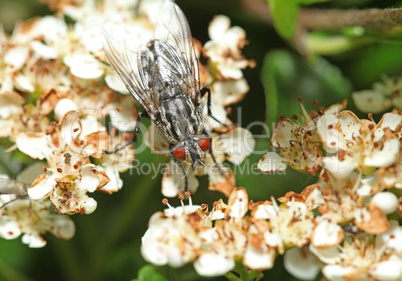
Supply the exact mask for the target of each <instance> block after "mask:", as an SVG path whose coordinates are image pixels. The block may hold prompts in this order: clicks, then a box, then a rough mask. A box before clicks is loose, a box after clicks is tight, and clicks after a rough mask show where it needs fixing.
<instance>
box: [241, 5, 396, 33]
mask: <svg viewBox="0 0 402 281" xmlns="http://www.w3.org/2000/svg"><path fill="white" fill-rule="evenodd" d="M238 1H239V2H240V4H241V5H242V6H243V7H244V8H245V9H246V10H247V11H249V12H250V13H252V14H253V15H254V16H256V17H257V18H259V19H261V20H263V21H264V22H267V23H269V24H272V23H273V22H272V17H271V15H270V12H269V7H268V4H267V3H266V2H265V1H261V0H238ZM347 26H362V27H365V28H370V29H383V28H390V27H397V26H402V9H367V10H336V9H332V10H324V9H301V10H300V15H299V27H301V28H302V29H307V30H318V29H320V30H333V29H339V28H342V27H347Z"/></svg>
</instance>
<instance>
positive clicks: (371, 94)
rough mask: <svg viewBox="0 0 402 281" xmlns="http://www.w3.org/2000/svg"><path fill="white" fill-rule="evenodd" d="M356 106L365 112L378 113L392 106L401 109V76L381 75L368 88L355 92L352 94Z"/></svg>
mask: <svg viewBox="0 0 402 281" xmlns="http://www.w3.org/2000/svg"><path fill="white" fill-rule="evenodd" d="M352 97H353V101H354V102H355V105H356V107H357V108H358V109H359V110H360V111H362V112H367V113H379V112H382V111H385V110H386V109H388V108H390V107H391V106H394V107H395V108H397V109H399V110H401V109H402V79H401V77H392V78H390V77H387V76H384V77H382V81H380V82H376V83H374V85H373V88H372V89H370V90H363V91H359V92H355V93H353V95H352Z"/></svg>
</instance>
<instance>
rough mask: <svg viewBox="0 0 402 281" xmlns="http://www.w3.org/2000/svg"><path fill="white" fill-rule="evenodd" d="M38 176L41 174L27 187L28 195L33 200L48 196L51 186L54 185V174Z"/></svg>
mask: <svg viewBox="0 0 402 281" xmlns="http://www.w3.org/2000/svg"><path fill="white" fill-rule="evenodd" d="M40 177H41V175H40V176H38V179H37V180H35V182H34V183H33V184H32V185H31V186H30V187H29V188H28V195H29V197H31V198H32V199H33V200H39V199H42V198H46V197H48V196H49V195H50V193H51V192H52V191H53V188H54V187H55V186H56V178H57V175H56V174H54V175H51V176H50V177H45V178H43V179H41V180H39V178H40Z"/></svg>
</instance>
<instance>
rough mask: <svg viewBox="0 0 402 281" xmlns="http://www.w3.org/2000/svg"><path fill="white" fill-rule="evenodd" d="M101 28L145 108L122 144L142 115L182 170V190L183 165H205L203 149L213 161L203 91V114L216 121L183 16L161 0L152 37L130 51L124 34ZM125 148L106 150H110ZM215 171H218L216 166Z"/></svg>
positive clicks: (123, 75)
mask: <svg viewBox="0 0 402 281" xmlns="http://www.w3.org/2000/svg"><path fill="white" fill-rule="evenodd" d="M102 32H103V35H104V39H105V40H104V43H103V47H104V50H105V53H106V56H107V58H108V59H109V61H110V63H111V64H112V65H113V67H114V69H115V70H116V71H117V73H118V74H119V76H120V77H121V79H122V80H123V82H124V84H125V85H126V87H127V89H128V90H129V92H130V93H131V94H132V95H133V97H134V98H135V100H136V101H137V102H138V103H139V104H141V106H142V107H143V108H144V111H143V112H140V113H139V114H138V118H137V123H136V127H135V131H134V137H133V141H132V142H129V143H128V144H126V145H125V146H127V145H129V144H131V143H133V142H135V141H136V139H137V135H138V131H139V124H140V120H141V117H142V116H148V117H150V118H151V121H152V123H153V124H154V125H155V126H156V127H157V128H158V129H159V132H160V134H161V136H162V137H163V138H164V139H165V140H166V141H167V142H168V143H169V148H170V157H171V158H172V159H173V161H174V162H175V163H177V164H178V165H179V166H180V167H181V168H182V170H183V173H184V175H185V190H187V175H186V169H185V165H190V166H191V167H192V169H193V170H194V169H195V168H196V167H197V166H198V165H205V162H204V159H205V157H206V154H207V153H209V154H211V156H212V159H213V161H214V163H215V164H217V163H216V160H215V157H214V155H213V153H212V146H211V143H212V137H211V134H210V132H209V130H208V129H207V128H206V124H205V120H204V116H203V113H202V106H201V98H202V97H203V96H204V95H205V94H207V93H208V102H207V107H208V115H209V116H211V117H212V118H213V119H214V120H216V121H218V120H217V119H216V118H214V117H213V116H212V114H211V91H210V89H209V88H208V87H204V88H202V89H201V88H200V82H199V70H198V60H197V57H196V55H195V50H194V46H193V41H192V36H191V31H190V28H189V25H188V22H187V19H186V17H185V16H184V14H183V12H182V11H181V10H180V8H179V7H178V6H177V5H176V4H174V3H173V2H171V1H170V0H166V1H164V2H163V3H162V4H161V7H160V9H159V16H158V22H157V23H156V26H155V30H154V38H153V39H152V40H150V41H149V42H148V43H147V44H145V45H142V46H139V47H138V48H136V49H135V50H134V51H132V50H129V49H128V48H127V46H126V39H125V37H124V35H121V30H118V29H116V27H114V26H113V24H110V23H106V24H105V26H104V27H103V30H102ZM119 33H120V35H119ZM116 37H120V38H116ZM122 37H123V38H122ZM218 122H219V123H221V122H220V121H218ZM222 125H225V126H227V125H226V124H222ZM125 146H123V147H120V148H118V149H117V150H114V151H106V152H105V153H115V152H116V151H118V150H120V149H122V148H124V147H125ZM217 165H218V164H217ZM218 167H219V165H218ZM219 171H220V172H221V173H222V171H221V169H220V167H219Z"/></svg>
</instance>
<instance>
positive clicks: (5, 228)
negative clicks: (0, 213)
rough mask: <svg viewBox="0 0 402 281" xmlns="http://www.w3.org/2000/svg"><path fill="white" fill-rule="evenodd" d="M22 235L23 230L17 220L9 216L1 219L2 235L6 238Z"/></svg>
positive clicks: (0, 234)
mask: <svg viewBox="0 0 402 281" xmlns="http://www.w3.org/2000/svg"><path fill="white" fill-rule="evenodd" d="M20 235H21V230H20V228H19V227H18V223H17V222H16V221H12V220H11V219H10V218H9V217H2V218H1V219H0V236H1V237H2V238H4V239H15V238H17V237H18V236H20Z"/></svg>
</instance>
